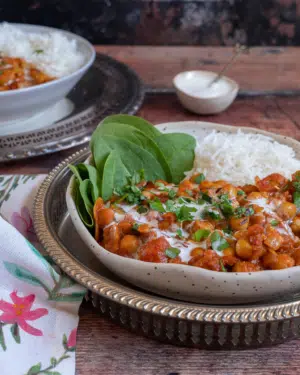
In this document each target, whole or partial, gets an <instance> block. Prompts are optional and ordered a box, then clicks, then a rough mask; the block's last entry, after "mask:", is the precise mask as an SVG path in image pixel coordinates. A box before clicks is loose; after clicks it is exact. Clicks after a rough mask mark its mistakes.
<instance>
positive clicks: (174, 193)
mask: <svg viewBox="0 0 300 375" xmlns="http://www.w3.org/2000/svg"><path fill="white" fill-rule="evenodd" d="M168 195H169V198H171V199H173V198H175V197H176V191H175V190H169V194H168Z"/></svg>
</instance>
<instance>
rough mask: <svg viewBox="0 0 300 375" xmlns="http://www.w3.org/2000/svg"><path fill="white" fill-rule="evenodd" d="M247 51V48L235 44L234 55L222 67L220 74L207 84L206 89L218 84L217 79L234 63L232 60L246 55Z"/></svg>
mask: <svg viewBox="0 0 300 375" xmlns="http://www.w3.org/2000/svg"><path fill="white" fill-rule="evenodd" d="M248 52H249V49H248V47H247V46H244V45H240V44H237V45H236V46H235V53H234V55H233V56H232V57H231V59H230V60H229V61H228V63H227V64H226V65H225V66H224V68H223V69H222V70H221V71H220V73H219V74H218V75H217V76H216V77H215V78H214V79H213V80H212V81H211V82H210V83H209V84H208V86H207V87H211V86H212V85H213V84H214V83H216V82H218V81H219V79H220V78H221V77H222V76H223V75H224V73H225V72H226V70H227V69H228V68H229V66H230V65H231V64H232V63H233V62H234V60H235V59H236V58H237V57H238V56H239V55H240V54H241V53H248Z"/></svg>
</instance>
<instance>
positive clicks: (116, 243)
mask: <svg viewBox="0 0 300 375" xmlns="http://www.w3.org/2000/svg"><path fill="white" fill-rule="evenodd" d="M120 237H121V234H120V230H119V227H118V226H117V225H116V224H113V225H110V226H109V227H106V228H104V230H103V246H104V248H105V249H106V250H108V251H111V252H112V253H117V252H118V251H119V247H120Z"/></svg>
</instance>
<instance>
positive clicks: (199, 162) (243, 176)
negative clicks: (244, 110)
mask: <svg viewBox="0 0 300 375" xmlns="http://www.w3.org/2000/svg"><path fill="white" fill-rule="evenodd" d="M297 170H300V161H299V160H298V159H296V155H295V152H294V150H293V149H292V148H291V147H289V146H287V145H283V144H280V143H278V142H276V141H274V140H273V139H272V138H270V137H266V136H264V135H261V134H251V133H247V134H246V133H243V132H242V131H240V130H239V131H238V132H237V133H233V134H231V133H222V132H220V133H218V132H216V131H213V132H211V133H210V134H209V135H207V136H206V137H204V138H201V139H197V147H196V149H195V160H194V168H193V169H192V171H190V172H188V173H187V176H190V175H191V174H194V173H203V174H204V175H205V177H206V178H207V179H208V180H226V181H228V182H230V183H233V184H238V185H245V184H253V183H254V179H255V177H256V176H258V177H260V178H263V177H266V176H268V175H269V174H271V173H280V174H282V175H283V176H285V177H287V178H290V177H291V174H292V173H294V172H296V171H297Z"/></svg>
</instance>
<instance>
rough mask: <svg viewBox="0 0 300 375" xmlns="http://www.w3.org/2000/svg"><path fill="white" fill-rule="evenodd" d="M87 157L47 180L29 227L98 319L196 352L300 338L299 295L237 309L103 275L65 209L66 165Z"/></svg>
mask: <svg viewBox="0 0 300 375" xmlns="http://www.w3.org/2000/svg"><path fill="white" fill-rule="evenodd" d="M88 155H89V151H88V150H87V149H84V150H81V151H79V152H77V153H75V154H74V155H73V156H71V157H69V158H68V159H66V160H65V161H64V162H62V163H61V164H59V165H58V166H57V167H56V168H55V169H54V170H53V171H52V172H51V173H50V174H49V176H48V177H47V178H46V180H45V181H44V183H43V184H42V186H41V188H40V190H39V192H38V194H37V196H36V201H35V210H34V224H35V229H36V232H37V235H38V237H39V240H40V241H41V243H42V244H43V246H44V247H45V249H46V251H47V252H48V253H49V255H50V256H51V257H52V258H53V260H54V261H55V262H56V263H57V264H58V265H59V266H60V267H61V268H62V269H63V270H64V271H65V272H66V273H67V274H69V275H70V276H71V277H72V278H74V279H75V280H77V281H78V282H79V283H80V284H82V285H84V286H86V287H87V288H88V289H89V290H90V291H91V292H92V300H93V303H94V305H95V307H97V308H98V309H99V311H100V312H101V313H102V314H104V315H106V316H109V317H110V318H111V319H113V320H114V321H116V322H117V323H118V324H121V325H123V326H125V327H126V328H128V329H130V330H132V331H134V332H137V333H141V334H144V335H146V336H148V337H151V338H155V339H158V340H161V341H163V342H166V343H172V344H177V345H185V346H193V347H199V348H212V349H214V348H220V347H221V348H229V349H230V348H244V347H258V346H269V345H273V344H278V343H280V342H283V341H285V340H288V339H291V338H295V337H299V336H300V295H299V294H291V295H286V296H284V297H282V298H280V299H278V300H274V301H270V302H268V303H256V304H245V305H240V306H236V305H235V306H231V305H227V306H224V305H223V306H216V305H204V304H194V303H184V302H179V301H176V300H173V299H168V298H162V297H158V296H156V295H152V294H151V293H147V292H144V291H142V290H139V289H137V288H135V287H133V286H131V285H129V284H128V283H126V282H125V281H123V280H121V279H119V278H118V277H117V276H115V275H114V274H112V273H111V272H110V271H109V270H107V269H106V268H105V267H104V266H103V265H102V264H101V263H100V262H99V261H98V260H97V259H96V258H95V256H94V255H93V254H92V253H91V252H90V251H89V250H88V248H87V247H86V245H85V244H84V243H83V242H82V241H81V239H80V237H79V236H78V234H77V233H76V230H75V228H74V227H73V224H72V222H71V220H70V218H69V215H68V212H67V208H66V203H65V192H66V187H67V185H68V182H69V179H70V177H71V172H70V171H69V169H68V168H67V165H68V164H69V163H78V162H82V161H84V160H85V159H86V158H87V156H88Z"/></svg>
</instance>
